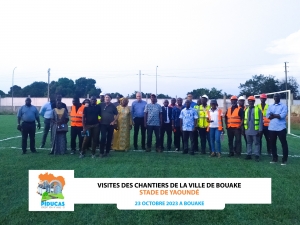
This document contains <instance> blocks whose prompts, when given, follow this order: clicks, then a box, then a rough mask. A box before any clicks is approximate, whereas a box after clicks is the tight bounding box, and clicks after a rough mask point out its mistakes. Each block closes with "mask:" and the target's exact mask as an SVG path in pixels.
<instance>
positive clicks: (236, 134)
mask: <svg viewBox="0 0 300 225" xmlns="http://www.w3.org/2000/svg"><path fill="white" fill-rule="evenodd" d="M227 136H228V146H229V152H230V153H233V154H234V148H233V139H235V151H236V154H237V155H240V154H241V152H242V141H241V136H242V131H241V129H240V128H228V129H227Z"/></svg>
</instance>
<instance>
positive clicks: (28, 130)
mask: <svg viewBox="0 0 300 225" xmlns="http://www.w3.org/2000/svg"><path fill="white" fill-rule="evenodd" d="M17 117H18V127H17V129H18V130H19V131H21V133H22V151H23V153H22V154H26V151H27V138H28V135H29V139H30V150H31V152H32V153H36V152H37V151H36V149H35V130H36V128H35V125H36V124H35V120H36V121H37V122H38V125H37V128H38V129H40V128H41V123H40V117H39V112H38V110H37V109H36V107H35V106H33V105H31V99H30V98H26V100H25V105H23V106H22V107H21V108H20V109H19V111H18V114H17ZM21 121H22V124H21Z"/></svg>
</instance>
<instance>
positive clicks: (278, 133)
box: [269, 129, 289, 162]
mask: <svg viewBox="0 0 300 225" xmlns="http://www.w3.org/2000/svg"><path fill="white" fill-rule="evenodd" d="M269 135H270V144H271V149H272V155H273V160H274V161H278V155H277V147H276V141H277V137H278V138H279V140H280V142H281V146H282V155H283V156H282V161H283V162H286V161H287V158H288V154H289V149H288V144H287V141H286V129H283V130H281V131H273V130H269Z"/></svg>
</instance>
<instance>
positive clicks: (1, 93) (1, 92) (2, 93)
mask: <svg viewBox="0 0 300 225" xmlns="http://www.w3.org/2000/svg"><path fill="white" fill-rule="evenodd" d="M0 95H1V98H4V97H5V95H6V94H5V93H4V92H3V91H2V90H0Z"/></svg>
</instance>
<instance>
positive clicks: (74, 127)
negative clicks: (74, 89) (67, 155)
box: [70, 97, 85, 155]
mask: <svg viewBox="0 0 300 225" xmlns="http://www.w3.org/2000/svg"><path fill="white" fill-rule="evenodd" d="M84 107H85V106H84V105H82V104H81V103H80V102H79V98H78V97H75V98H73V105H72V106H71V112H70V119H71V154H72V155H73V154H75V152H76V137H77V136H78V139H79V151H81V148H82V142H83V137H82V135H81V132H82V130H83V126H82V114H83V110H84Z"/></svg>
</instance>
